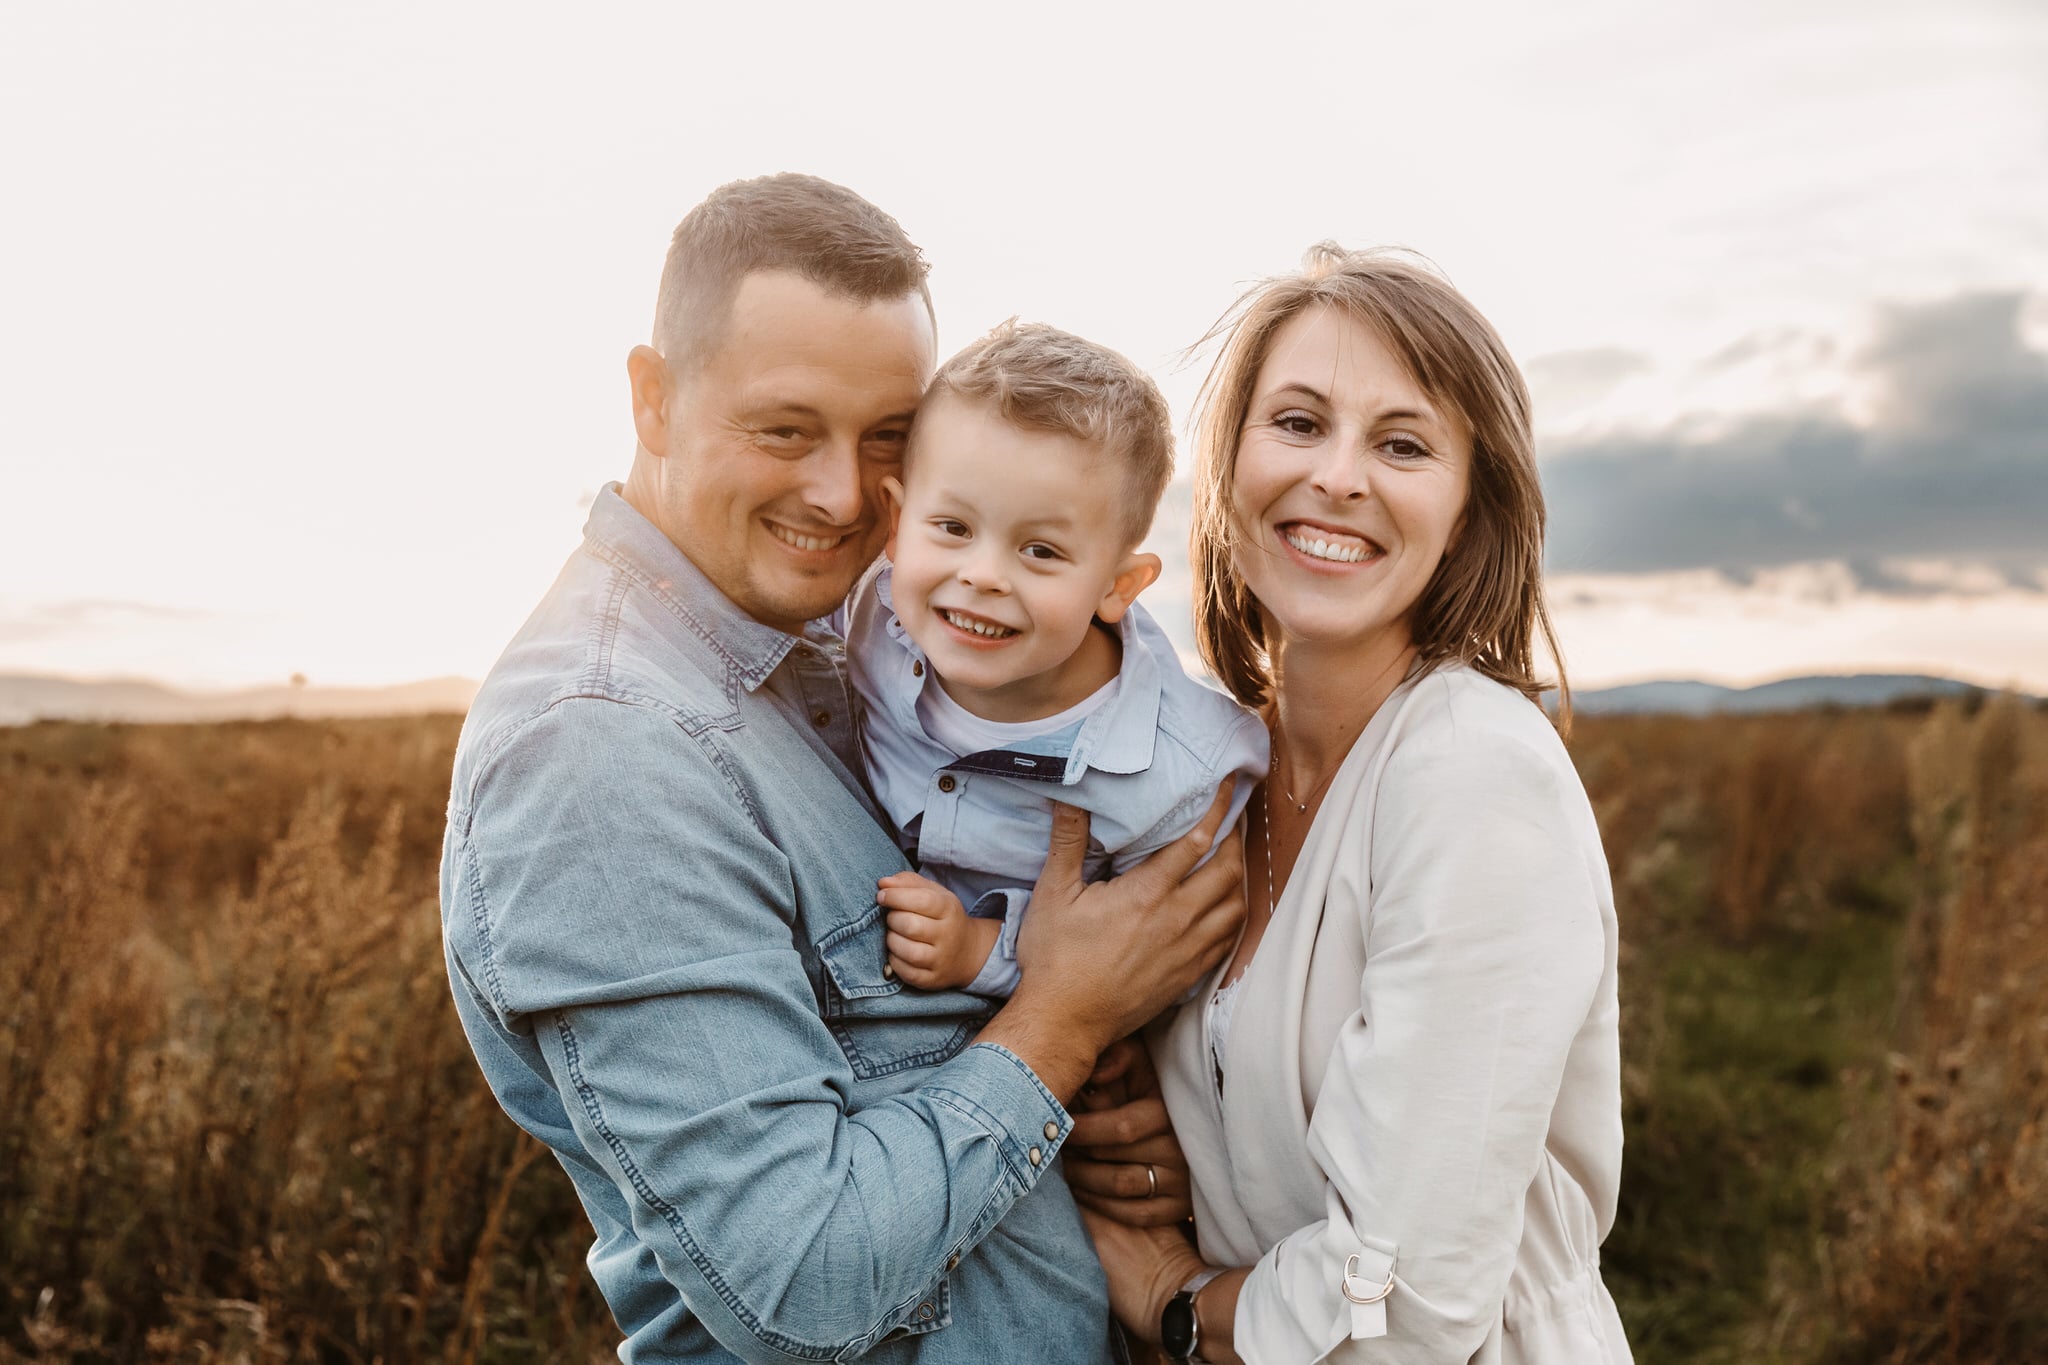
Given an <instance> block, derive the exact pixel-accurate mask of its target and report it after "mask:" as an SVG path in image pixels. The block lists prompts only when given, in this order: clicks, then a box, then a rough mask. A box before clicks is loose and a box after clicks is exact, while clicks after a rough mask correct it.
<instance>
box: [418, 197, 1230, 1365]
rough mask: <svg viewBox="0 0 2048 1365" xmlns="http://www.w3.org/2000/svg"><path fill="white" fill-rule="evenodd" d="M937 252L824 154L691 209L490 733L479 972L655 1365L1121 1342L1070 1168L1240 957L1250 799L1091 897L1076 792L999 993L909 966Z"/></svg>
mask: <svg viewBox="0 0 2048 1365" xmlns="http://www.w3.org/2000/svg"><path fill="white" fill-rule="evenodd" d="M925 273H926V266H925V263H924V260H923V257H922V255H921V254H920V253H919V251H918V249H917V248H916V247H915V246H913V245H912V244H911V243H910V242H909V240H908V239H907V238H905V237H904V235H903V232H902V229H901V228H900V227H898V226H897V224H896V222H895V220H894V219H892V218H890V217H889V216H888V215H886V214H884V213H882V212H881V211H880V210H879V209H876V208H875V207H874V206H873V205H871V204H869V203H867V202H866V201H865V200H863V199H861V198H860V197H859V196H857V195H855V194H853V193H851V192H850V191H847V190H845V189H842V188H840V187H838V186H835V185H831V184H828V183H826V182H824V181H820V180H816V179H813V178H810V177H805V176H787V175H785V176H771V177H767V178H764V179H760V180H753V181H744V182H739V183H735V184H732V185H727V186H725V187H724V188H722V189H720V190H718V191H717V192H715V193H714V194H712V196H711V197H710V198H709V199H707V200H706V201H705V202H704V203H703V204H701V205H699V206H698V207H697V208H696V209H694V210H693V211H692V212H691V213H690V215H689V216H688V217H687V218H685V219H684V220H683V223H682V225H681V226H680V227H678V228H677V229H676V235H675V240H674V243H673V245H672V247H671V249H670V252H669V256H668V261H667V264H666V267H665V269H664V271H663V276H662V283H661V292H660V299H659V303H658V306H657V312H656V319H655V327H654V338H653V345H652V346H641V347H636V348H635V349H634V350H633V352H632V354H631V355H630V356H629V357H628V359H627V371H628V375H629V378H630V380H631V391H632V405H633V423H634V428H635V431H636V433H637V435H638V449H637V450H636V452H635V455H634V462H633V469H632V473H631V475H630V476H629V478H628V479H627V481H626V483H625V485H624V486H623V487H621V486H619V485H613V486H611V487H610V488H607V489H606V490H605V492H604V493H603V494H602V495H600V497H599V498H598V501H597V503H596V505H595V506H594V507H593V508H592V509H591V515H590V521H589V525H588V527H587V528H586V530H585V536H584V543H583V545H582V546H581V548H579V549H578V550H577V552H576V553H575V554H574V555H572V556H571V557H570V560H569V563H568V565H567V566H566V567H565V568H564V570H563V572H562V575H561V577H560V578H559V579H558V580H557V581H556V583H555V585H554V587H553V588H552V589H550V591H549V593H548V595H547V597H546V598H545V599H543V601H542V602H541V605H540V606H539V608H538V609H537V610H536V611H535V613H534V615H533V617H532V618H531V619H530V620H529V621H528V622H527V623H526V625H525V626H524V627H522V628H521V630H520V632H519V634H518V635H517V636H516V637H515V638H514V640H513V641H512V643H511V645H510V646H509V647H508V648H507V649H506V651H505V654H504V656H503V657H502V658H500V659H499V661H498V663H497V664H496V666H495V667H494V668H493V669H492V671H491V674H490V677H489V678H488V679H487V680H486V682H485V684H484V687H483V689H482V691H481V692H480V693H479V694H478V696H477V699H476V702H475V704H474V706H473V707H472V709H471V711H470V715H469V720H468V723H467V724H466V725H465V726H464V727H463V733H462V741H461V745H460V747H459V748H458V750H457V754H456V762H455V775H454V784H453V792H452V795H451V798H450V802H449V826H448V835H447V841H446V844H445V848H444V854H443V861H442V892H441V899H442V926H443V933H444V938H445V942H446V950H447V960H448V970H449V975H450V978H451V980H452V982H453V986H454V993H455V1000H456V1005H457V1008H458V1010H459V1012H460V1014H461V1017H462V1022H463V1026H464V1028H465V1030H466V1031H467V1033H468V1035H469V1039H470V1042H471V1044H472V1046H473V1047H474V1048H475V1050H476V1054H477V1059H478V1061H479V1063H480V1064H481V1065H482V1067H483V1070H484V1074H485V1075H486V1077H487V1078H488V1079H489V1081H490V1084H491V1087H492V1089H493V1090H494V1091H495V1092H496V1094H497V1096H498V1098H499V1100H500V1102H501V1103H502V1104H503V1105H504V1107H505V1109H506V1111H507V1112H508V1113H510V1114H511V1115H512V1117H513V1118H514V1119H515V1120H517V1121H518V1123H519V1124H520V1125H521V1126H522V1127H524V1128H525V1129H526V1130H527V1131H528V1132H531V1133H533V1134H534V1135H535V1136H537V1137H539V1138H540V1139H541V1140H543V1141H545V1142H546V1143H548V1145H549V1146H551V1147H552V1148H553V1149H554V1150H555V1152H556V1154H557V1155H558V1156H559V1157H560V1159H561V1162H562V1165H563V1167H564V1168H565V1169H567V1171H568V1172H569V1175H570V1177H571V1178H572V1179H573V1180H574V1181H575V1184H576V1188H577V1192H578V1194H579V1195H580V1196H581V1198H582V1200H583V1205H584V1208H585V1209H586V1210H587V1211H588V1212H589V1215H590V1220H591V1224H592V1226H593V1227H594V1228H595V1230H596V1233H597V1240H596V1242H595V1244H594V1245H593V1246H592V1247H591V1251H590V1267H591V1273H592V1274H593V1275H594V1276H595V1278H596V1279H597V1282H598V1284H599V1286H600V1288H601V1289H602V1290H603V1292H604V1294H605V1297H606V1299H607V1300H608V1301H609V1302H610V1304H611V1307H612V1311H613V1313H614V1314H615V1316H616V1317H617V1319H618V1322H619V1326H620V1328H621V1330H622V1331H623V1332H624V1333H625V1334H626V1342H625V1344H624V1346H623V1347H622V1348H621V1355H622V1356H623V1357H624V1358H626V1359H628V1360H691V1361H699V1360H721V1361H729V1360H744V1361H775V1362H784V1361H819V1360H845V1359H851V1358H855V1357H860V1356H863V1355H866V1356H868V1357H869V1358H871V1359H874V1360H880V1361H911V1360H916V1361H920V1362H956V1361H957V1362H990V1361H1007V1360H1016V1361H1026V1360H1029V1361H1045V1360H1059V1361H1080V1362H1089V1361H1106V1360H1108V1359H1110V1358H1111V1357H1110V1351H1111V1347H1110V1344H1109V1322H1108V1312H1107V1302H1106V1290H1105V1288H1104V1285H1103V1281H1102V1275H1101V1271H1100V1268H1099V1266H1098V1265H1097V1264H1096V1261H1095V1258H1094V1255H1093V1252H1092V1250H1091V1249H1090V1247H1089V1245H1088V1242H1087V1239H1086V1237H1085V1235H1084V1234H1083V1232H1082V1230H1081V1227H1080V1224H1079V1221H1078V1218H1077V1215H1076V1213H1075V1210H1074V1206H1073V1201H1072V1199H1071V1197H1070V1196H1069V1195H1068V1193H1067V1190H1066V1188H1065V1186H1064V1184H1063V1183H1062V1181H1061V1179H1060V1177H1059V1175H1058V1174H1057V1173H1056V1172H1055V1171H1054V1169H1053V1158H1054V1157H1055V1156H1056V1155H1057V1153H1058V1151H1059V1148H1060V1144H1061V1142H1062V1141H1063V1140H1064V1139H1065V1137H1066V1134H1067V1132H1068V1130H1069V1128H1070V1126H1071V1122H1072V1121H1071V1119H1070V1117H1069V1115H1068V1113H1067V1110H1066V1108H1065V1104H1066V1103H1067V1102H1068V1101H1069V1100H1070V1099H1071V1098H1072V1096H1073V1095H1074V1094H1075V1092H1076V1091H1078V1090H1079V1088H1080V1087H1081V1085H1082V1084H1083V1082H1084V1081H1085V1080H1086V1079H1087V1077H1088V1074H1089V1072H1090V1069H1091V1068H1092V1066H1093V1065H1094V1062H1095V1058H1096V1055H1097V1053H1098V1052H1099V1051H1100V1050H1101V1049H1102V1048H1103V1047H1104V1046H1106V1045H1107V1044H1108V1043H1109V1042H1111V1041H1112V1040H1113V1039H1115V1038H1117V1037H1119V1036H1121V1035H1123V1034H1125V1033H1127V1032H1129V1031H1130V1030H1131V1029H1133V1028H1135V1027H1136V1026H1137V1025H1138V1024H1140V1023H1142V1022H1143V1021H1144V1020H1145V1019H1147V1018H1149V1017H1150V1016H1152V1015H1153V1014H1155V1013H1157V1012H1158V1010H1159V1009H1161V1008H1162V1007H1164V1006H1165V1005H1166V1004H1168V1003H1169V1002H1171V1001H1172V1000H1173V999H1175V998H1176V997H1177V996H1179V995H1180V994H1181V993H1182V992H1183V991H1184V990H1185V989H1186V988H1187V987H1188V986H1189V985H1191V984H1192V983H1193V982H1194V981H1195V980H1196V979H1198V978H1199V977H1200V976H1201V975H1202V974H1203V973H1205V972H1206V971H1207V970H1208V969H1209V968H1211V967H1212V966H1214V964H1215V963H1216V962H1217V961H1219V960H1220V959H1221V957H1222V954H1223V953H1224V951H1225V950H1226V949H1227V948H1228V946H1229V942H1230V938H1231V936H1232V934H1234V932H1235V929H1236V925H1237V921H1238V918H1239V916H1240V915H1241V913H1242V909H1241V901H1240V897H1239V894H1238V891H1237V879H1238V876H1239V872H1240V867H1239V862H1238V859H1237V857H1236V854H1235V852H1234V850H1227V851H1226V852H1225V853H1224V854H1222V855H1219V856H1218V857H1217V858H1215V859H1213V860H1211V861H1210V862H1209V863H1208V864H1206V865H1205V866H1204V867H1203V868H1202V869H1201V870H1200V871H1198V872H1194V873H1193V874H1192V875H1187V879H1186V880H1185V881H1182V880H1180V879H1181V878H1182V876H1183V875H1184V874H1187V873H1188V869H1189V868H1191V867H1193V866H1194V864H1195V862H1196V860H1197V859H1198V858H1199V857H1200V856H1201V855H1202V853H1204V852H1205V851H1206V850H1207V848H1208V846H1209V843H1210V840H1211V838H1212V837H1213V835H1214V833H1215V830H1216V826H1217V823H1218V821H1219V820H1220V818H1221V810H1222V806H1221V804H1220V803H1219V805H1218V806H1217V807H1216V809H1215V810H1213V811H1212V812H1211V815H1210V817H1209V818H1208V819H1206V820H1205V821H1204V822H1203V824H1202V826H1201V827H1200V828H1197V829H1196V830H1195V831H1194V832H1193V833H1192V834H1191V835H1189V836H1188V837H1187V838H1186V839H1185V840H1183V841H1182V842H1181V843H1180V844H1177V845H1174V846H1172V847H1170V848H1168V849H1166V850H1163V851H1162V852H1161V853H1160V854H1159V855H1156V856H1155V858H1154V859H1153V860H1152V861H1151V862H1150V863H1148V864H1146V865H1144V866H1142V867H1140V868H1138V869H1136V870H1134V871H1133V872H1131V873H1130V874H1128V875H1127V876H1125V877H1123V878H1120V879H1118V880H1117V881H1114V882H1109V883H1102V884H1097V885H1093V886H1086V887H1084V886H1082V885H1081V883H1080V877H1079V869H1080V865H1081V855H1082V851H1083V847H1084V845H1085V842H1086V826H1085V822H1083V821H1081V820H1080V819H1078V818H1077V817H1074V816H1072V815H1071V814H1063V815H1062V818H1061V820H1060V822H1059V823H1058V824H1057V825H1056V827H1055V832H1054V848H1053V850H1052V852H1051V854H1050V855H1049V857H1048V860H1047V867H1046V872H1045V874H1044V876H1043V878H1042V879H1041V881H1040V883H1039V886H1038V888H1037V889H1036V891H1035V892H1034V896H1033V902H1032V904H1033V910H1032V916H1031V924H1030V927H1029V928H1028V929H1027V930H1026V932H1025V934H1024V936H1023V939H1022V941H1021V942H1020V943H1019V946H1018V962H1019V965H1020V967H1021V968H1022V970H1023V982H1022V984H1021V985H1020V986H1019V987H1018V988H1017V991H1016V993H1015V995H1014V996H1013V997H1012V998H1011V999H1010V1001H1009V1002H1008V1003H1007V1004H1004V1005H1003V1006H1002V1008H1001V1009H1000V1010H999V1011H995V1012H993V1013H991V1002H988V1001H984V1000H982V999H980V998H978V997H975V996H970V995H966V994H963V993H960V992H957V991H942V992H920V991H912V990H907V989H905V988H903V986H902V985H901V983H899V982H897V981H895V980H894V979H893V977H892V974H891V973H890V971H889V970H888V967H887V950H886V947H885V937H886V933H887V927H886V924H885V920H884V914H883V912H882V910H881V909H880V908H879V907H878V906H877V905H876V904H875V899H874V897H875V884H876V881H877V879H878V878H879V877H882V876H886V875H888V874H890V873H893V872H897V871H901V870H902V869H903V866H904V865H903V861H902V855H901V853H900V852H899V851H898V849H897V847H896V844H895V842H894V841H893V839H892V838H891V836H890V834H889V832H888V831H887V830H886V829H884V828H883V826H882V824H881V822H880V820H879V817H878V814H877V812H876V808H875V806H874V805H873V803H872V801H871V800H870V798H869V796H868V794H867V793H866V791H865V790H864V789H863V787H862V785H861V782H860V780H859V778H858V777H857V776H856V774H857V773H858V771H859V766H860V765H859V763H858V757H857V754H856V752H855V748H854V743H855V741H854V732H853V716H852V714H851V706H850V702H849V697H848V693H847V688H846V684H845V681H844V678H843V675H842V671H841V661H842V653H841V650H840V646H839V642H838V641H837V640H835V639H834V638H832V637H831V636H830V635H829V633H827V632H826V631H825V630H824V629H823V628H822V627H821V626H819V625H818V624H816V621H817V618H820V617H823V616H825V615H827V614H828V613H829V612H831V611H832V610H833V609H834V608H835V607H837V606H838V604H839V602H840V601H841V599H842V598H843V597H844V595H845V594H846V592H847V590H848V588H849V587H850V586H851V585H852V584H853V582H854V580H855V579H856V578H857V577H858V575H859V574H860V572H861V571H862V569H864V568H865V567H866V565H867V564H868V562H869V561H870V560H871V559H872V558H873V557H874V555H875V554H876V552H877V551H878V549H879V548H880V546H881V544H882V542H883V541H884V540H885V539H886V535H887V527H886V526H885V525H884V515H885V514H884V511H883V507H884V504H883V502H882V500H881V498H880V496H879V486H880V482H881V480H882V479H883V478H884V477H885V476H886V475H887V474H889V473H890V472H891V471H892V470H893V469H894V468H895V466H896V465H897V463H898V462H899V461H900V459H901V455H902V450H903V444H904V438H905V434H906V432H907V430H908V427H909V423H910V420H911V417H912V415H913V413H914V411H915V409H916V407H917V403H918V399H919V397H920V395H921V393H922V391H923V388H924V385H925V383H926V381H927V380H928V379H929V378H930V376H931V373H932V368H933V358H934V355H933V353H934V348H935V337H934V327H933V320H932V313H931V306H930V299H929V295H928V293H927V291H926V286H925Z"/></svg>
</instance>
